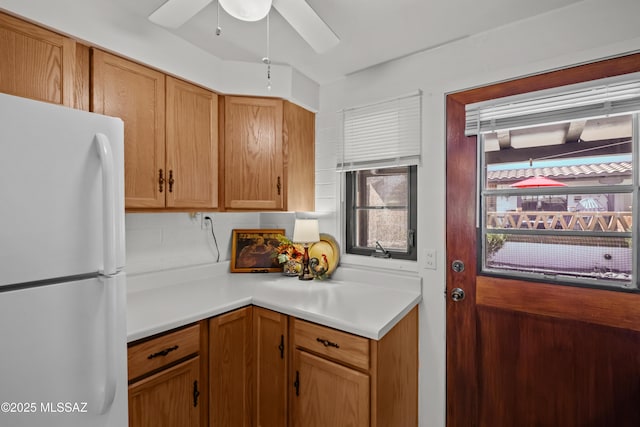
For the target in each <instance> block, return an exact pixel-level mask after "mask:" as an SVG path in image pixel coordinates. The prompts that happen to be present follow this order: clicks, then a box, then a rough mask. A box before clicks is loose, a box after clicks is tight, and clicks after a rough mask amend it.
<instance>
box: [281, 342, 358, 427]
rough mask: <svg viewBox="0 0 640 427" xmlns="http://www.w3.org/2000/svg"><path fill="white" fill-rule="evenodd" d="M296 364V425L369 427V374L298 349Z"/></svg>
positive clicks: (294, 407) (304, 426)
mask: <svg viewBox="0 0 640 427" xmlns="http://www.w3.org/2000/svg"><path fill="white" fill-rule="evenodd" d="M293 364H294V367H293V370H292V372H293V376H294V378H293V379H292V381H293V382H294V389H293V391H292V393H293V395H292V397H291V402H292V410H293V412H292V418H293V426H296V427H328V426H331V427H368V426H369V413H370V411H369V407H370V405H369V376H368V375H366V374H363V373H361V372H358V371H356V370H354V369H351V368H347V367H345V366H342V365H339V364H337V363H333V362H330V361H328V360H326V359H323V358H320V357H317V356H314V355H312V354H309V353H307V352H304V351H302V350H299V349H296V350H295V351H294V361H293Z"/></svg>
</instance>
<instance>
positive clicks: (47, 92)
mask: <svg viewBox="0 0 640 427" xmlns="http://www.w3.org/2000/svg"><path fill="white" fill-rule="evenodd" d="M75 49H76V44H75V41H73V40H71V39H69V38H67V37H63V36H61V35H59V34H56V33H53V32H51V31H48V30H45V29H43V28H40V27H38V26H35V25H32V24H29V23H27V22H25V21H22V20H20V19H16V18H13V17H11V16H8V15H5V14H3V13H0V52H2V60H1V61H0V92H3V93H8V94H11V95H16V96H22V97H25V98H31V99H36V100H38V101H47V102H52V103H54V104H62V105H66V106H68V107H74V106H75V105H74V104H75V103H74V73H75V55H76V52H75Z"/></svg>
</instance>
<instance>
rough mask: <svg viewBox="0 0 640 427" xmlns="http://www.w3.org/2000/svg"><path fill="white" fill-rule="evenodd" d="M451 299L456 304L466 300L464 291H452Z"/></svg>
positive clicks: (456, 289) (457, 289) (454, 289)
mask: <svg viewBox="0 0 640 427" xmlns="http://www.w3.org/2000/svg"><path fill="white" fill-rule="evenodd" d="M451 299H452V300H453V301H454V302H458V301H462V300H463V299H464V291H463V290H462V289H460V288H453V289H452V290H451Z"/></svg>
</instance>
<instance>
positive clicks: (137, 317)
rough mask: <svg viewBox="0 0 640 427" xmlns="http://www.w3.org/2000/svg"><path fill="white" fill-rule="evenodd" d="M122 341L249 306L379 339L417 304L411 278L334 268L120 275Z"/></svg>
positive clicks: (220, 267)
mask: <svg viewBox="0 0 640 427" xmlns="http://www.w3.org/2000/svg"><path fill="white" fill-rule="evenodd" d="M127 286H128V292H127V341H129V342H132V341H135V340H138V339H141V338H145V337H148V336H151V335H154V334H157V333H160V332H164V331H167V330H170V329H173V328H177V327H180V326H183V325H187V324H189V323H192V322H196V321H199V320H202V319H206V318H208V317H213V316H216V315H218V314H222V313H225V312H228V311H231V310H234V309H236V308H241V307H244V306H247V305H250V304H253V305H256V306H259V307H263V308H267V309H270V310H274V311H277V312H280V313H283V314H287V315H290V316H294V317H296V318H299V319H304V320H308V321H310V322H315V323H319V324H322V325H325V326H329V327H332V328H336V329H339V330H342V331H345V332H350V333H353V334H356V335H360V336H363V337H366V338H371V339H375V340H379V339H380V338H382V337H383V336H384V335H385V334H386V333H387V332H388V331H389V330H390V329H391V328H392V327H393V326H394V325H395V324H396V323H397V322H398V321H399V320H400V319H402V318H403V317H404V316H405V315H406V314H407V313H408V312H409V311H410V310H411V309H412V308H413V307H415V306H416V305H417V304H419V303H420V301H421V300H422V292H421V281H420V278H419V277H418V276H417V275H414V276H412V275H405V274H401V273H397V274H396V273H386V272H380V271H377V272H371V271H360V270H359V269H354V268H348V267H339V268H338V269H337V270H336V272H335V273H334V275H333V277H332V278H331V279H330V280H325V281H318V280H311V281H301V280H298V279H297V278H296V277H285V276H282V275H279V274H277V273H268V274H251V273H229V272H228V263H221V264H217V265H214V266H203V267H196V268H186V269H177V270H169V271H165V272H154V273H148V274H139V275H132V276H128V279H127Z"/></svg>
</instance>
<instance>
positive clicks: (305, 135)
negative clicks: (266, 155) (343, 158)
mask: <svg viewBox="0 0 640 427" xmlns="http://www.w3.org/2000/svg"><path fill="white" fill-rule="evenodd" d="M315 123H316V116H315V114H313V113H312V112H311V111H307V110H305V109H304V108H302V107H299V106H297V105H295V104H292V103H291V102H288V101H285V102H284V110H283V126H282V138H283V141H282V144H283V147H284V150H283V151H284V157H285V164H284V167H285V172H284V174H285V177H286V179H285V190H284V194H285V206H284V210H287V211H314V210H315V194H316V193H315V182H316V181H315V179H316V168H315V164H316V158H315Z"/></svg>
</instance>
